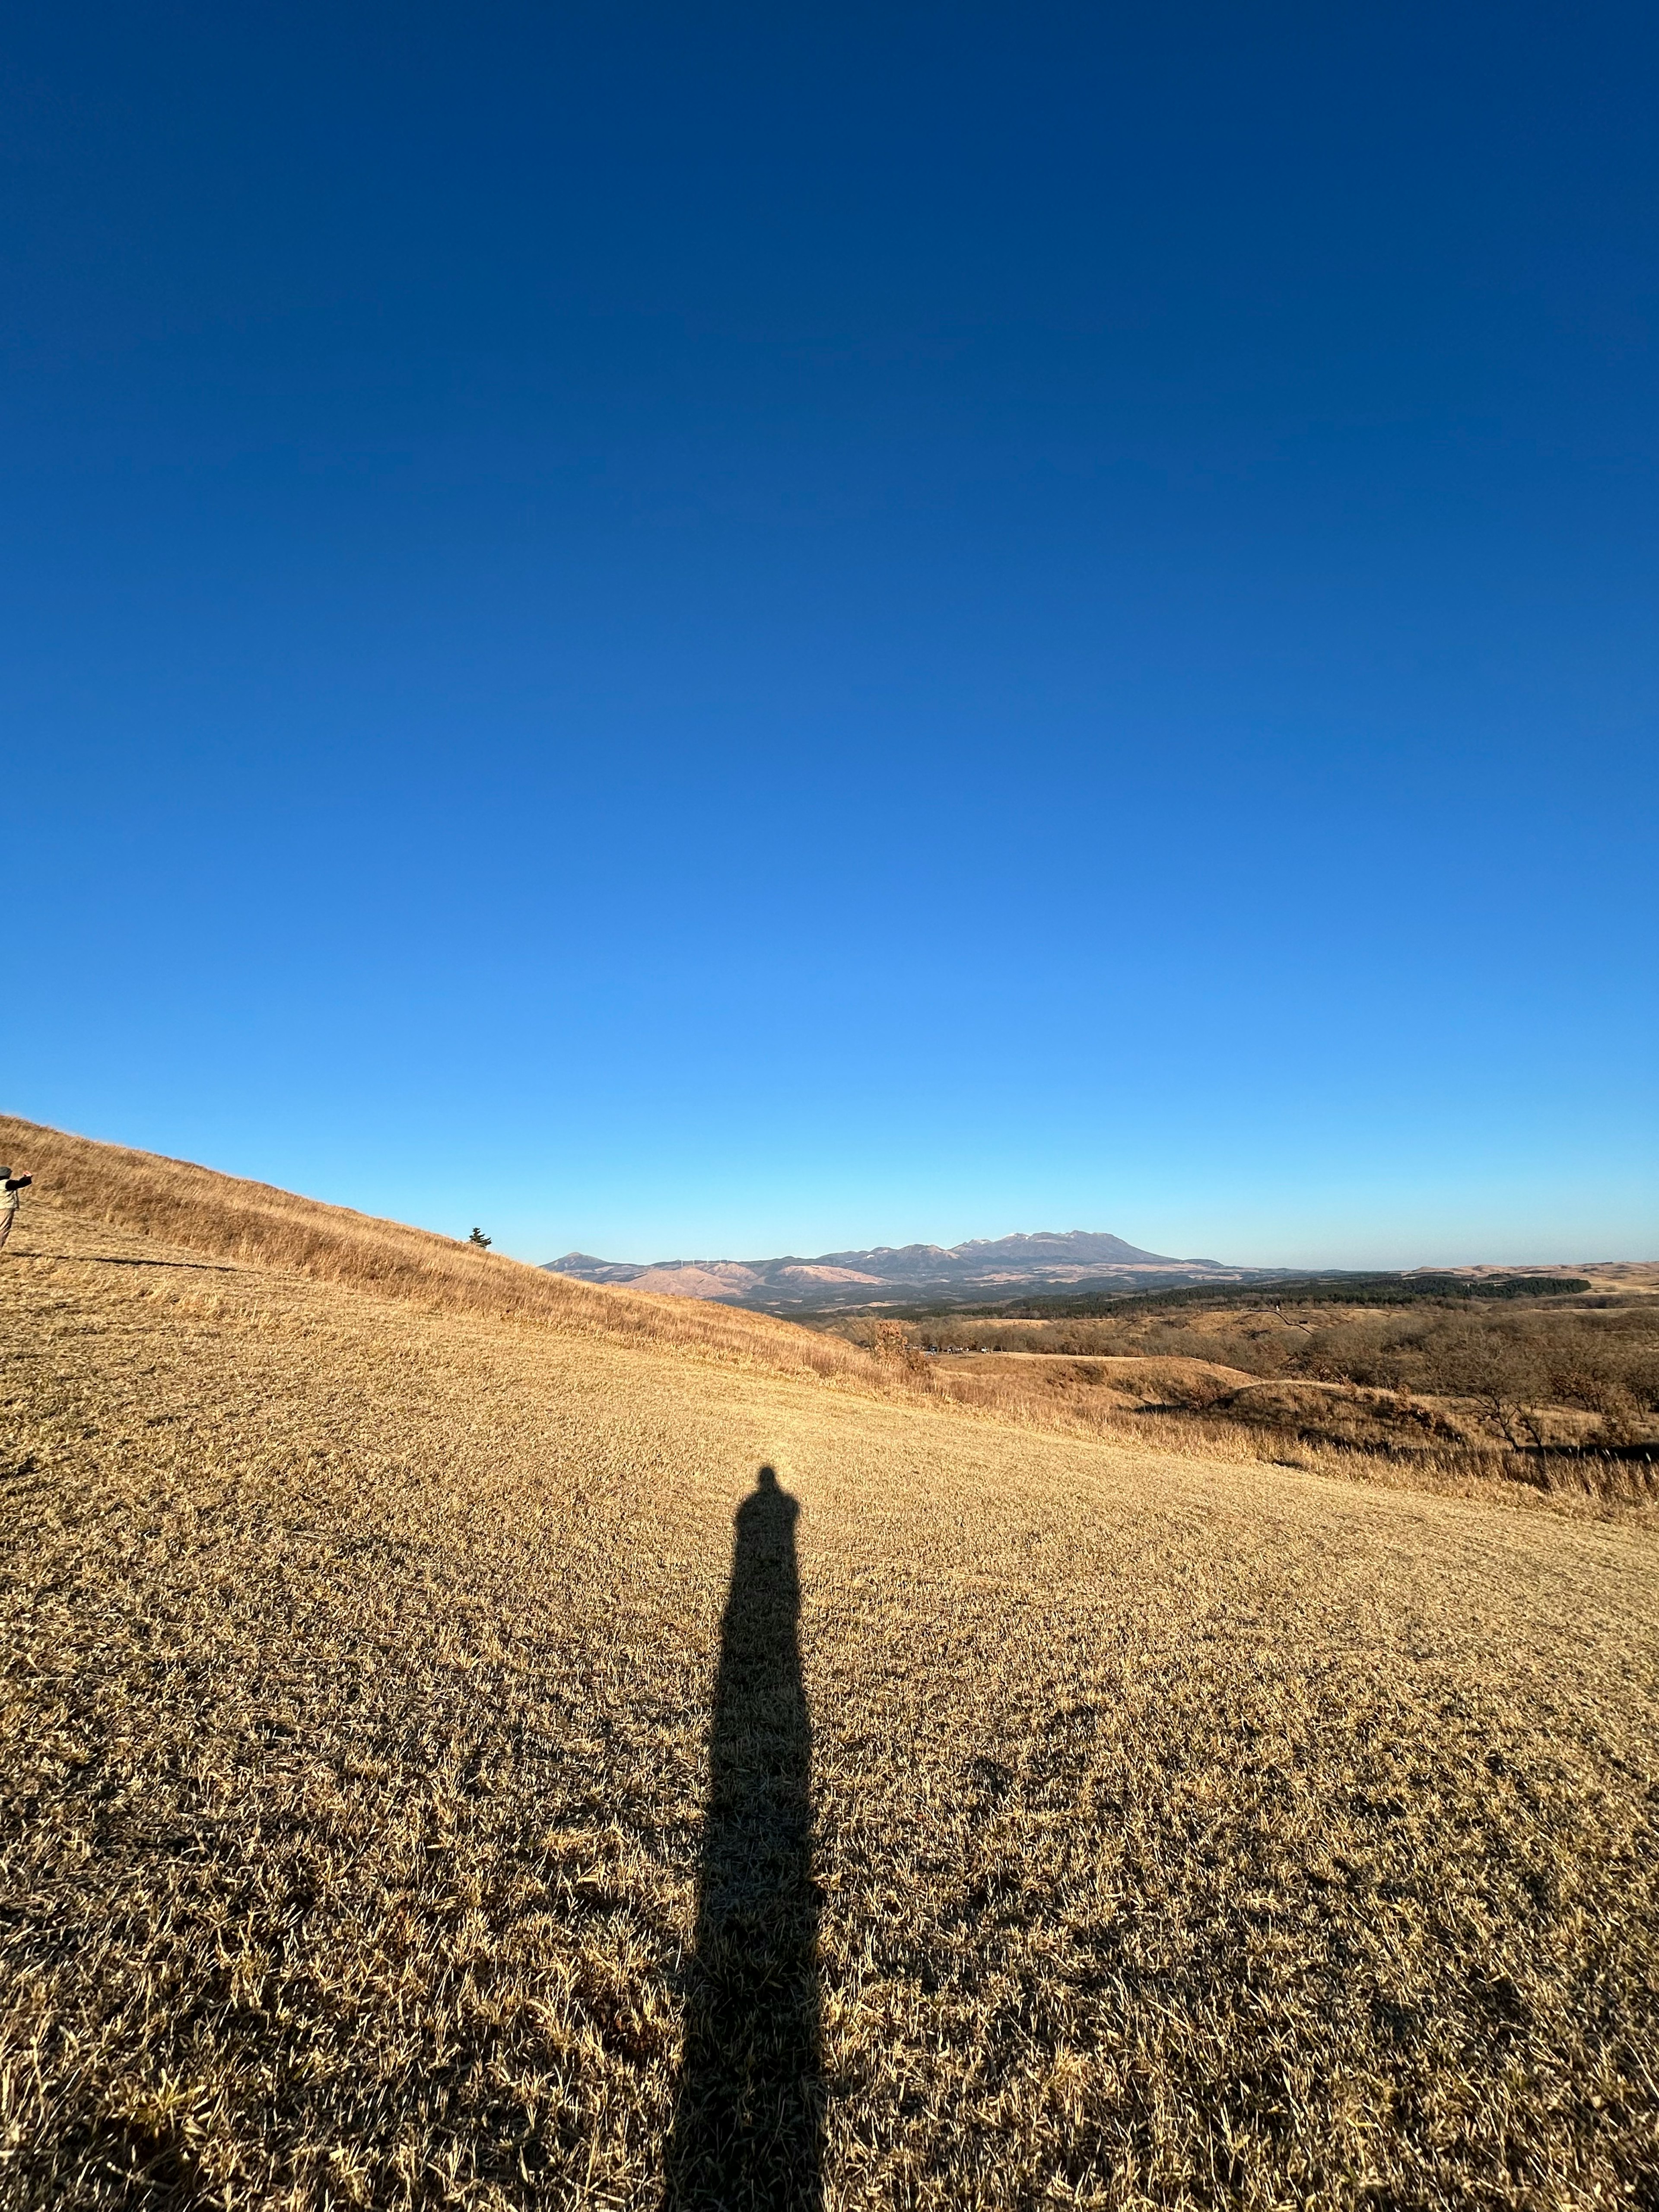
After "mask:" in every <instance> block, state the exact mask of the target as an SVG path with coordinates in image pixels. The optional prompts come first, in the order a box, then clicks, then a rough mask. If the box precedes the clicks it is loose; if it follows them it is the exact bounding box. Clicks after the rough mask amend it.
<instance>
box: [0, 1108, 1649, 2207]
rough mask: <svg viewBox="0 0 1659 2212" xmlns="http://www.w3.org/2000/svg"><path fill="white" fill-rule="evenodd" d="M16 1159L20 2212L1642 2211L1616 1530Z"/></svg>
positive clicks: (1636, 1657) (745, 1319) (180, 1181)
mask: <svg viewBox="0 0 1659 2212" xmlns="http://www.w3.org/2000/svg"><path fill="white" fill-rule="evenodd" d="M3 1133H4V1135H5V1137H6V1139H8V1140H9V1143H10V1146H11V1149H12V1152H13V1155H14V1157H15V1158H16V1159H18V1160H20V1161H21V1163H22V1164H25V1165H27V1166H29V1167H32V1168H33V1169H34V1170H36V1172H37V1174H38V1175H40V1191H39V1193H38V1194H34V1193H32V1194H30V1198H31V1200H33V1201H35V1202H33V1203H31V1204H29V1205H28V1207H27V1211H26V1212H25V1214H24V1215H23V1217H22V1219H21V1224H20V1226H19V1228H18V1230H17V1231H16V1232H15V1235H14V1237H13V1239H12V1243H11V1245H10V1248H9V1249H8V1251H7V1252H6V1253H5V1254H4V1255H3V1256H0V1328H3V1346H4V1353H5V1360H4V1370H3V1389H0V1400H3V1409H4V1425H3V1441H0V1494H3V1498H4V1501H5V1504H4V1516H3V1523H0V1533H3V1558H0V1636H3V1638H4V1645H5V1665H4V1678H3V1679H4V1692H5V1699H4V1712H3V1729H4V1738H5V1741H4V1744H3V1747H0V1778H3V1790H4V1800H3V1829H0V2203H3V2204H4V2205H5V2206H6V2207H7V2208H9V2212H11V2209H12V2208H16V2212H21V2208H24V2207H29V2208H33V2207H40V2208H46V2207H53V2208H56V2207H88V2208H90V2207H97V2208H105V2207H108V2208H113V2207H117V2206H132V2207H154V2208H161V2207H167V2208H182V2207H186V2206H188V2207H192V2208H193V2207H198V2206H199V2207H208V2206H222V2207H225V2208H227V2212H231V2208H239V2207H240V2208H252V2207H260V2208H267V2207H292V2208H296V2212H297V2208H301V2207H306V2208H310V2207H317V2208H321V2207H325V2206H346V2205H360V2204H361V2205H374V2206H386V2207H393V2206H396V2207H414V2206H422V2207H425V2206H433V2207H437V2206H458V2207H466V2208H477V2209H478V2212H482V2208H484V2207H494V2208H506V2207H529V2206H538V2207H540V2206H562V2205H578V2204H580V2205H594V2206H601V2205H604V2206H626V2207H641V2208H643V2207H647V2206H649V2207H653V2208H654V2207H657V2206H660V2205H669V2206H673V2207H685V2208H691V2207H694V2206H699V2205H708V2206H715V2205H728V2206H733V2207H736V2206H742V2205H748V2204H756V2205H761V2204H764V2205H769V2206H772V2205H775V2206H782V2205H790V2206H802V2207H807V2206H816V2205H819V2204H822V2205H825V2206H833V2207H843V2206H845V2207H852V2206H866V2205H869V2206H894V2207H900V2206H902V2207H907V2208H909V2207H915V2208H932V2207H939V2208H943V2207H946V2206H950V2207H957V2206H986V2207H989V2206H1007V2207H1014V2206H1036V2205H1042V2204H1072V2205H1113V2206H1136V2205H1159V2206H1176V2205H1191V2206H1198V2205H1237V2206H1250V2207H1264V2208H1265V2207H1268V2206H1275V2207H1276V2206H1285V2207H1289V2206H1292V2205H1295V2206H1298V2207H1304V2206H1316V2207H1325V2206H1330V2207H1338V2206H1358V2205H1372V2206H1376V2207H1383V2206H1389V2207H1395V2206H1413V2207H1415V2206H1422V2207H1431V2206H1432V2207H1446V2206H1480V2207H1487V2206H1492V2207H1496V2206H1525V2207H1536V2208H1543V2207H1554V2206H1583V2207H1587V2208H1588V2207H1590V2206H1603V2207H1605V2206H1608V2205H1614V2204H1620V2203H1623V2204H1631V2205H1646V2206H1652V2205H1655V2204H1659V2081H1656V2070H1659V2059H1656V2053H1659V1550H1656V1541H1655V1530H1654V1528H1653V1524H1652V1521H1651V1518H1650V1516H1649V1515H1648V1514H1647V1513H1645V1512H1644V1511H1642V1510H1638V1509H1634V1508H1632V1509H1628V1510H1624V1511H1615V1510H1613V1508H1611V1507H1602V1508H1599V1509H1597V1510H1589V1508H1588V1507H1585V1508H1583V1509H1581V1510H1567V1509H1566V1508H1565V1507H1564V1506H1560V1505H1558V1504H1553V1503H1552V1502H1550V1501H1548V1500H1547V1499H1543V1498H1540V1497H1539V1496H1537V1495H1536V1494H1535V1493H1528V1492H1520V1491H1514V1492H1504V1493H1501V1494H1500V1493H1498V1492H1495V1493H1494V1495H1493V1496H1492V1498H1449V1497H1444V1496H1437V1495H1431V1494H1428V1493H1426V1492H1414V1491H1411V1490H1407V1489H1403V1488H1383V1487H1369V1486H1365V1485H1364V1484H1363V1483H1358V1482H1355V1481H1352V1480H1350V1481H1334V1480H1328V1479H1324V1478H1322V1477H1321V1476H1319V1475H1317V1474H1311V1473H1309V1472H1306V1471H1304V1470H1300V1469H1296V1468H1284V1467H1278V1466H1273V1465H1271V1464H1268V1463H1266V1462H1256V1461H1250V1460H1245V1459H1235V1460H1228V1459H1224V1458H1221V1457H1206V1456H1204V1455H1201V1454H1200V1453H1198V1452H1196V1451H1194V1450H1188V1451H1185V1452H1182V1453H1178V1454H1177V1453H1161V1454H1160V1453H1158V1452H1157V1451H1155V1450H1153V1449H1150V1448H1148V1447H1146V1446H1145V1445H1139V1446H1137V1447H1136V1448H1134V1449H1125V1448H1122V1447H1119V1446H1114V1445H1111V1444H1109V1443H1103V1442H1100V1441H1097V1440H1091V1439H1090V1438H1088V1437H1082V1436H1073V1435H1063V1434H1059V1433H1045V1432H1044V1431H1042V1430H1041V1429H1039V1428H1036V1427H1034V1426H1032V1425H1030V1424H1029V1423H1027V1424H1026V1425H1012V1424H1011V1423H1009V1422H1007V1421H1005V1420H1002V1419H996V1418H993V1417H992V1415H991V1414H990V1413H985V1412H975V1410H974V1409H972V1408H969V1407H963V1406H960V1405H957V1404H954V1403H951V1402H947V1401H944V1400H941V1399H939V1398H938V1397H928V1396H924V1395H918V1396H915V1397H908V1396H906V1395H904V1393H903V1391H902V1389H900V1388H899V1387H897V1386H896V1384H894V1383H889V1382H888V1381H886V1380H884V1377H883V1376H882V1375H881V1374H880V1372H879V1371H878V1370H877V1369H876V1368H875V1367H874V1366H873V1365H872V1364H871V1363H870V1362H868V1361H865V1360H863V1359H862V1356H861V1355H860V1354H857V1353H855V1352H852V1351H851V1350H850V1349H848V1348H847V1347H830V1348H829V1352H828V1355H827V1357H828V1359H829V1364H827V1365H826V1364H823V1362H824V1360H825V1358H826V1353H825V1350H824V1347H825V1342H826V1340H823V1339H810V1340H806V1343H805V1347H803V1346H801V1345H799V1344H797V1343H796V1342H795V1341H794V1340H795V1339H796V1338H797V1337H798V1336H799V1334H800V1333H799V1332H796V1331H794V1330H792V1329H789V1328H786V1327H784V1326H782V1325H781V1324H775V1323H769V1322H763V1321H760V1320H758V1319H757V1318H755V1317H753V1316H744V1315H741V1314H736V1313H731V1312H716V1313H714V1314H708V1313H706V1312H704V1311H702V1310H696V1309H692V1310H689V1311H688V1310H686V1309H685V1308H684V1307H683V1306H677V1307H674V1308H671V1309H668V1310H664V1309H663V1308H659V1307H657V1306H655V1305H653V1303H652V1302H651V1301H648V1300H643V1299H634V1300H630V1299H629V1297H627V1296H626V1294H623V1293H607V1292H605V1291H583V1290H582V1289H581V1286H580V1285H557V1284H556V1283H554V1282H553V1281H552V1279H546V1278H542V1279H538V1281H540V1282H542V1283H545V1284H546V1285H547V1288H546V1290H545V1291H544V1290H543V1289H541V1288H531V1287H529V1286H528V1285H527V1284H526V1282H525V1281H521V1280H520V1279H521V1278H524V1279H529V1278H532V1277H533V1274H534V1271H532V1270H529V1269H520V1268H516V1267H513V1263H511V1262H507V1261H492V1260H488V1259H481V1258H478V1257H477V1256H476V1255H469V1254H462V1253H459V1251H457V1249H456V1248H454V1247H453V1246H450V1245H447V1243H444V1241H443V1240H441V1239H435V1238H422V1237H419V1236H418V1234H417V1232H414V1231H394V1230H392V1229H389V1228H386V1226H384V1225H376V1224H372V1223H365V1222H360V1221H358V1220H357V1219H356V1217H353V1216H349V1215H343V1214H340V1213H338V1212H333V1211H331V1210H330V1209H326V1208H321V1207H307V1206H306V1205H305V1204H304V1202H303V1201H300V1200H287V1199H283V1198H282V1197H281V1195H280V1194H274V1193H265V1194H257V1193H256V1194H250V1187H249V1186H246V1185H234V1184H229V1183H227V1182H224V1181H223V1180H222V1179H218V1178H213V1177H210V1176H206V1175H205V1174H204V1171H202V1170H184V1169H175V1168H173V1167H171V1166H169V1165H168V1164H166V1163H158V1162H155V1161H149V1160H146V1159H144V1158H143V1156H137V1155H130V1154H129V1155H121V1154H114V1153H111V1152H106V1151H103V1150H100V1149H99V1148H94V1147H90V1146H77V1145H76V1143H75V1142H74V1140H70V1139H50V1140H48V1139H46V1137H44V1136H42V1135H41V1134H40V1133H36V1132H30V1131H27V1130H23V1129H21V1127H20V1126H19V1125H16V1124H11V1125H4V1128H3ZM54 1146H55V1147H56V1148H57V1149H56V1151H54V1150H53V1149H52V1148H53V1147H54ZM146 1227H148V1229H149V1233H148V1234H146V1233H145V1230H146ZM491 1271H494V1273H492V1272H491ZM815 1363H816V1364H815ZM963 1364H966V1363H963Z"/></svg>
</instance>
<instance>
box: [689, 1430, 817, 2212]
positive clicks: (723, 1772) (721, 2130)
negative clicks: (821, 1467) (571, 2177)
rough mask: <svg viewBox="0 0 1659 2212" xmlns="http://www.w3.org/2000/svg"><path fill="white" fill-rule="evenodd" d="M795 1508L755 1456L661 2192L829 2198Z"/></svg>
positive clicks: (698, 2196) (717, 1711)
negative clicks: (823, 2142) (756, 1463)
mask: <svg viewBox="0 0 1659 2212" xmlns="http://www.w3.org/2000/svg"><path fill="white" fill-rule="evenodd" d="M799 1512H800V1508H799V1505H798V1504H796V1503H795V1500H794V1499H793V1498H792V1497H791V1496H790V1495H789V1493H788V1492H787V1490H783V1489H781V1488H780V1486H779V1484H778V1478H777V1476H776V1474H775V1473H774V1472H773V1470H772V1469H771V1468H769V1467H763V1468H762V1469H761V1470H760V1474H759V1476H758V1478H757V1481H756V1486H755V1488H754V1490H753V1491H752V1492H750V1495H749V1497H747V1498H745V1499H744V1502H743V1504H742V1505H741V1506H740V1507H739V1508H738V1516H737V1523H736V1528H737V1534H736V1541H735V1542H734V1544H733V1546H732V1582H731V1587H730V1589H729V1590H728V1592H727V1595H726V1613H725V1616H724V1618H723V1620H721V1623H720V1673H719V1674H718V1676H717V1678H716V1680H715V1685H714V1730H713V1735H712V1737H711V1740H710V1745H709V1771H708V1806H707V1808H706V1811H705V1813H704V1816H703V1840H702V1876H701V1881H700V1885H699V1889H698V1896H697V1928H696V1948H695V1953H694V1956H693V1959H692V1962H691V1968H690V1974H689V1976H688V1980H687V1988H686V1996H685V2055H684V2061H683V2063H682V2065H681V2069H680V2081H679V2090H678V2097H677V2099H676V2102H675V2107H674V2124H673V2129H672V2131H671V2135H670V2136H669V2140H668V2145H667V2157H666V2168H667V2189H666V2195H665V2204H666V2205H667V2206H668V2207H669V2208H670V2212H692V2208H696V2207H713V2206H716V2205H718V2206H720V2207H722V2208H732V2212H736V2208H738V2207H743V2206H754V2207H760V2206H766V2207H769V2208H778V2212H782V2208H785V2207H787V2208H789V2212H806V2208H808V2207H816V2206H817V2205H819V2204H821V2203H822V2201H823V2188H822V2178H821V2166H822V2155H821V2136H822V2117H821V2094H820V2086H819V2065H820V2036H821V2026H820V2017H819V2014H820V2007H819V1997H818V1976H817V1934H818V1892H817V1885H816V1884H815V1882H814V1881H813V1878H812V1802H811V1765H812V1727H811V1717H810V1716H809V1714H808V1712H807V1707H806V1692H805V1686H804V1684H803V1682H802V1680H801V1664H800V1639H799V1618H800V1575H799V1570H798V1568H797V1566H796V1564H795V1522H796V1519H797V1516H799Z"/></svg>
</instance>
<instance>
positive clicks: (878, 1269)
mask: <svg viewBox="0 0 1659 2212" xmlns="http://www.w3.org/2000/svg"><path fill="white" fill-rule="evenodd" d="M547 1267H548V1270H549V1272H550V1273H552V1274H556V1275H574V1276H575V1277H576V1278H577V1279H579V1280H580V1281H581V1282H584V1283H626V1284H628V1285H630V1286H631V1287H632V1288H633V1289H635V1290H638V1291H656V1292H658V1293H659V1294H662V1295H666V1296H668V1297H681V1298H719V1299H723V1300H724V1301H725V1302H726V1304H729V1305H741V1306H752V1307H755V1308H757V1309H758V1310H761V1311H763V1312H766V1313H788V1312H791V1311H793V1310H823V1308H825V1307H827V1306H837V1307H858V1306H873V1305H892V1304H901V1303H904V1304H908V1303H912V1302H914V1303H916V1304H921V1303H924V1302H929V1301H939V1302H945V1301H949V1302H951V1303H960V1304H964V1305H969V1304H983V1303H987V1302H989V1301H991V1300H994V1299H996V1298H1012V1297H1019V1296H1020V1295H1021V1294H1022V1292H1025V1291H1035V1290H1039V1289H1051V1290H1126V1291H1127V1290H1150V1289H1153V1288H1157V1289H1166V1288H1168V1289H1173V1288H1175V1287H1176V1286H1177V1285H1182V1284H1185V1283H1202V1282H1210V1281H1222V1282H1234V1281H1238V1280H1240V1279H1242V1278H1243V1277H1244V1276H1245V1275H1247V1274H1249V1273H1254V1272H1255V1271H1254V1270H1251V1269H1247V1268H1242V1267H1227V1266H1225V1264H1224V1263H1223V1262H1222V1261H1219V1260H1172V1259H1170V1258H1169V1257H1168V1256H1167V1255H1164V1253H1161V1252H1143V1251H1142V1250H1141V1249H1140V1247H1139V1245H1138V1244H1127V1243H1125V1242H1124V1240H1123V1239H1122V1237H1111V1236H1108V1235H1106V1234H1104V1233H1103V1232H1100V1231H1091V1230H1086V1229H1073V1230H1070V1231H1066V1233H1065V1234H1063V1235H1062V1234H1060V1233H1059V1232H1057V1231H1052V1230H1042V1231H1039V1232H1038V1233H1037V1234H1036V1236H1034V1237H974V1238H972V1239H971V1240H970V1241H969V1243H966V1244H952V1245H950V1246H948V1247H946V1246H945V1245H942V1244H902V1245H898V1246H893V1245H890V1244H880V1245H878V1246H877V1247H876V1249H874V1250H873V1251H871V1252H821V1253H820V1254H819V1255H817V1258H816V1259H811V1260H804V1259H799V1258H796V1257H794V1256H793V1255H792V1256H789V1257H787V1258H784V1259H781V1260H653V1261H640V1262H638V1263H635V1262H633V1261H626V1260H596V1259H595V1258H594V1257H593V1255H592V1253H589V1252H567V1253H566V1254H565V1255H564V1257H563V1258H562V1260H550V1261H548V1262H547Z"/></svg>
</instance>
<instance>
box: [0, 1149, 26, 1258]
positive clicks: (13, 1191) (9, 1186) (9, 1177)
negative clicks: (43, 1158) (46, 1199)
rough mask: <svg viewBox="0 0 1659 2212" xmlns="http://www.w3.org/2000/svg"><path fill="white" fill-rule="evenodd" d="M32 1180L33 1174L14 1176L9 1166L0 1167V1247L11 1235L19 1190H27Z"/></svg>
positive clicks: (15, 1216)
mask: <svg viewBox="0 0 1659 2212" xmlns="http://www.w3.org/2000/svg"><path fill="white" fill-rule="evenodd" d="M33 1181H34V1177H33V1176H15V1175H14V1174H13V1173H12V1171H11V1170H10V1169H9V1168H0V1247H3V1245H4V1243H5V1241H6V1239H7V1237H9V1236H10V1235H11V1225H12V1223H13V1222H14V1221H15V1220H16V1218H17V1208H18V1204H19V1200H18V1196H17V1194H18V1192H19V1191H20V1190H27V1188H28V1187H29V1185H30V1184H31V1183H32V1182H33Z"/></svg>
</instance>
